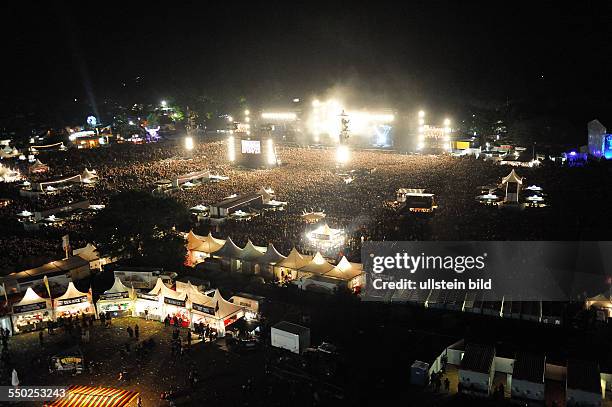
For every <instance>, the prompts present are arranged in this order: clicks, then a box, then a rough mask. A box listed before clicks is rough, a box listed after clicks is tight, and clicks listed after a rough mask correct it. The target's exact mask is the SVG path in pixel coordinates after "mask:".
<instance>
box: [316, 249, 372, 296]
mask: <svg viewBox="0 0 612 407" xmlns="http://www.w3.org/2000/svg"><path fill="white" fill-rule="evenodd" d="M325 277H333V278H339V279H341V280H343V281H346V284H347V287H348V289H349V290H351V291H353V292H355V293H357V294H358V293H359V292H361V290H362V289H363V287H365V273H364V271H363V266H362V264H361V263H351V262H349V261H348V260H347V259H346V257H344V256H342V258H341V259H340V261H339V262H338V264H337V265H336V266H335V267H334V268H333V269H332V270H330V271H328V272H327V273H325Z"/></svg>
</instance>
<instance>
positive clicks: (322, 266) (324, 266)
mask: <svg viewBox="0 0 612 407" xmlns="http://www.w3.org/2000/svg"><path fill="white" fill-rule="evenodd" d="M333 268H334V266H332V265H331V264H329V263H328V262H327V260H325V259H324V258H323V256H322V255H321V253H319V252H317V254H316V255H315V256H314V257H313V258H312V260H311V261H310V263H308V264H307V265H305V266H304V267H302V268H300V271H301V272H307V273H314V274H325V273H327V272H329V271H331V270H332V269H333Z"/></svg>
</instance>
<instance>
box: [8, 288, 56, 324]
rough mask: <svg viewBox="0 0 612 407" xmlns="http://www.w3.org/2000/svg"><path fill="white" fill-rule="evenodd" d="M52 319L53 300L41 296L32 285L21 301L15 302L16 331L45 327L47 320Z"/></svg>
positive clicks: (14, 318)
mask: <svg viewBox="0 0 612 407" xmlns="http://www.w3.org/2000/svg"><path fill="white" fill-rule="evenodd" d="M52 320H53V309H52V307H51V300H49V299H45V298H42V297H40V296H39V295H38V294H36V293H35V292H34V290H32V287H28V289H27V290H26V292H25V295H24V296H23V298H22V299H21V301H19V302H16V303H15V304H13V328H14V331H15V333H21V332H31V331H37V330H40V329H45V328H46V327H47V322H48V321H52Z"/></svg>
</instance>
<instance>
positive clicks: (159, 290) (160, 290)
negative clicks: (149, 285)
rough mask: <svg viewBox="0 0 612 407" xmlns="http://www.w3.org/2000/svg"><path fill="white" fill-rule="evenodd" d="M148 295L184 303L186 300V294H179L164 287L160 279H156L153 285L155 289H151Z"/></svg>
mask: <svg viewBox="0 0 612 407" xmlns="http://www.w3.org/2000/svg"><path fill="white" fill-rule="evenodd" d="M149 294H150V295H156V296H158V297H159V296H162V297H167V298H172V299H175V300H179V301H185V299H186V298H187V293H179V292H176V291H174V290H172V289H170V288H168V287H166V284H164V282H163V281H162V279H161V278H158V279H157V282H156V283H155V287H153V289H152V290H151V291H149Z"/></svg>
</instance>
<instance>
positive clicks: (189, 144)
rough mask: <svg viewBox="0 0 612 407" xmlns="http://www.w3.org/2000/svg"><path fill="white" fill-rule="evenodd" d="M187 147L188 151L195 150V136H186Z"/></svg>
mask: <svg viewBox="0 0 612 407" xmlns="http://www.w3.org/2000/svg"><path fill="white" fill-rule="evenodd" d="M185 149H186V150H187V151H191V150H193V137H185Z"/></svg>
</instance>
